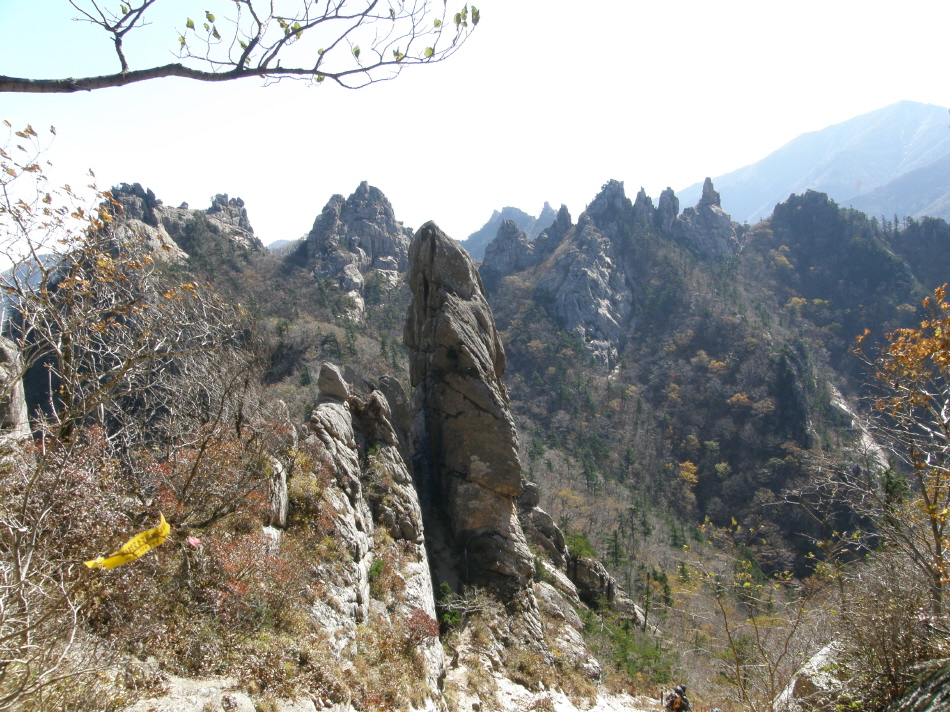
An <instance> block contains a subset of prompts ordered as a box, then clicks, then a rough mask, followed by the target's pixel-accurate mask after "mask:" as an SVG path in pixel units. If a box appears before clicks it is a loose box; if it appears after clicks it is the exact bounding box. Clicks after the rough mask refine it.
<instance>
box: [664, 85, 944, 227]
mask: <svg viewBox="0 0 950 712" xmlns="http://www.w3.org/2000/svg"><path fill="white" fill-rule="evenodd" d="M947 154H950V131H948V130H947V110H946V109H945V108H943V107H940V106H934V105H932V104H920V103H917V102H912V101H901V102H898V103H896V104H892V105H890V106H886V107H884V108H883V109H878V110H876V111H872V112H870V113H867V114H863V115H861V116H857V117H855V118H853V119H849V120H848V121H844V122H842V123H840V124H835V125H834V126H829V127H828V128H825V129H822V130H821V131H813V132H810V133H806V134H802V135H801V136H799V137H798V138H796V139H794V140H792V141H790V142H789V143H787V144H786V145H785V146H783V147H782V148H780V149H778V150H777V151H775V152H773V153H771V154H769V155H768V156H766V157H765V158H763V159H762V160H760V161H757V162H756V163H753V164H751V165H749V166H745V167H744V168H740V169H738V170H736V171H733V172H731V173H727V174H725V175H722V176H719V177H716V178H715V183H716V185H717V186H718V187H719V190H720V191H722V194H723V195H725V196H727V198H726V200H724V201H723V209H724V210H726V212H728V213H730V214H731V215H732V216H733V217H734V218H735V219H736V220H738V221H744V220H745V221H749V222H755V221H756V220H759V219H761V218H763V217H765V216H767V215H769V214H770V213H771V212H772V208H774V207H775V205H776V204H777V203H779V202H781V201H783V200H787V199H788V196H789V195H790V194H792V193H803V192H805V191H806V190H809V189H811V190H817V191H820V192H824V193H827V194H828V195H829V197H831V198H832V199H833V200H837V201H839V202H842V203H844V204H848V203H849V200H848V199H849V198H851V202H852V204H854V205H855V207H858V203H857V202H854V201H856V198H853V197H852V196H858V195H862V194H864V193H867V192H869V191H871V190H874V189H875V188H878V187H880V186H884V185H886V184H888V183H890V182H891V181H893V180H895V179H896V178H898V177H900V176H902V175H904V174H905V173H908V172H910V171H913V170H916V169H918V168H923V167H924V166H928V165H930V164H933V163H934V161H937V160H938V159H941V158H943V157H944V156H946V155H947ZM944 182H945V183H946V181H944ZM908 187H911V188H912V186H908ZM701 192H702V184H701V183H695V184H693V185H691V186H690V187H688V188H686V189H685V190H683V191H681V192H680V193H679V194H678V195H679V198H680V200H682V201H683V202H684V204H687V205H689V204H692V203H693V202H695V201H696V200H698V198H699V196H700V194H701ZM891 214H893V213H891Z"/></svg>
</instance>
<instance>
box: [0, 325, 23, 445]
mask: <svg viewBox="0 0 950 712" xmlns="http://www.w3.org/2000/svg"><path fill="white" fill-rule="evenodd" d="M21 370H22V368H21V363H20V352H19V350H18V349H17V347H16V344H14V343H13V342H12V341H10V339H7V338H3V337H0V439H4V440H7V439H12V440H21V439H22V438H26V437H29V436H30V432H31V431H30V421H29V417H28V416H29V413H28V411H27V407H26V396H25V394H24V391H23V379H22V378H21V375H22V373H21Z"/></svg>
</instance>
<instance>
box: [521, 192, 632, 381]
mask: <svg viewBox="0 0 950 712" xmlns="http://www.w3.org/2000/svg"><path fill="white" fill-rule="evenodd" d="M629 210H630V201H629V200H627V198H626V197H625V196H624V194H623V184H622V183H619V182H617V181H611V182H610V183H608V184H607V186H605V187H604V190H603V191H602V192H601V193H600V195H598V196H597V198H596V199H595V200H594V202H593V203H591V205H590V206H589V207H588V211H587V212H585V213H582V214H581V216H580V218H579V219H578V222H577V225H576V227H575V228H574V230H573V234H572V235H571V238H570V243H569V247H568V248H567V249H563V250H558V251H557V254H556V255H555V257H554V261H553V262H551V263H549V264H548V265H546V267H547V269H546V270H545V271H544V273H543V274H542V275H541V277H540V278H539V279H538V284H537V291H538V293H539V295H541V296H542V298H544V299H545V300H550V301H551V302H552V304H553V309H554V312H555V313H556V314H557V315H558V317H559V318H560V320H561V323H562V324H563V326H564V328H566V329H567V330H569V331H572V332H574V333H575V334H576V335H577V337H578V338H579V339H580V340H581V341H582V342H583V343H584V345H585V347H586V348H587V350H588V351H589V352H590V353H591V355H592V356H594V358H596V359H597V360H598V361H600V362H601V363H604V364H611V363H614V362H616V360H617V354H618V349H619V348H620V347H621V346H622V345H623V343H624V341H625V340H626V338H627V335H628V334H629V333H630V332H631V330H632V329H633V328H634V327H635V322H634V316H635V303H634V289H633V283H632V281H631V279H630V277H629V276H628V272H627V269H626V266H625V257H624V254H623V253H624V245H623V243H622V241H621V240H619V239H618V238H617V223H618V220H620V219H621V215H622V213H624V212H629Z"/></svg>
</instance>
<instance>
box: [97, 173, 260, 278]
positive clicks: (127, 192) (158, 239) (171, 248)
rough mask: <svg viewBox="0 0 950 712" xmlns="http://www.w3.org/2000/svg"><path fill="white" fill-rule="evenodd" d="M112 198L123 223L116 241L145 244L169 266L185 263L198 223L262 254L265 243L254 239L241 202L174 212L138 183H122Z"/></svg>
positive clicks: (218, 199)
mask: <svg viewBox="0 0 950 712" xmlns="http://www.w3.org/2000/svg"><path fill="white" fill-rule="evenodd" d="M112 193H113V196H114V197H115V199H116V200H118V201H119V202H120V203H121V204H122V208H123V219H122V220H121V221H120V222H119V224H118V225H117V226H116V231H117V233H118V234H117V237H119V238H120V239H121V238H123V237H129V238H131V237H133V236H134V237H136V238H137V240H143V241H144V243H145V246H146V249H148V250H149V251H150V252H152V253H154V254H155V255H156V256H158V257H160V258H163V259H164V260H166V261H169V262H183V261H184V260H185V259H187V257H188V254H189V252H190V249H192V247H193V246H192V245H191V244H190V243H191V240H190V237H189V234H188V233H189V230H190V229H191V226H192V225H193V224H194V222H195V221H196V220H202V221H203V222H205V223H206V228H207V230H208V231H209V232H210V233H212V234H214V235H216V236H220V237H221V238H223V239H225V240H227V241H229V242H231V243H233V244H234V245H235V246H237V247H239V248H241V249H244V250H250V251H254V252H260V251H263V249H264V245H263V243H262V242H261V241H260V240H259V239H258V238H257V237H255V235H254V228H252V227H251V223H250V221H249V220H248V217H247V209H246V208H245V207H244V201H243V200H241V199H240V198H229V197H228V196H227V194H219V195H216V196H214V198H212V201H211V207H209V208H208V209H207V210H193V209H191V208H189V207H188V204H187V203H183V204H182V205H181V206H180V207H177V208H172V207H169V206H167V205H165V204H164V203H163V202H162V201H161V200H160V199H159V198H157V197H156V196H155V193H153V192H152V191H151V190H149V189H147V188H143V187H142V186H141V185H140V184H139V183H132V184H131V185H130V184H128V183H123V184H122V185H120V186H119V187H117V188H114V189H113V191H112Z"/></svg>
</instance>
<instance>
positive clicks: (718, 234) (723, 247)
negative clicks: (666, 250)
mask: <svg viewBox="0 0 950 712" xmlns="http://www.w3.org/2000/svg"><path fill="white" fill-rule="evenodd" d="M672 236H673V239H674V240H676V241H678V242H680V243H681V244H682V245H684V246H685V247H687V248H688V249H689V250H691V251H692V252H693V253H694V254H696V256H698V257H700V258H703V259H714V260H724V259H728V258H729V257H732V256H733V255H735V254H736V253H737V252H738V251H739V237H738V233H737V232H736V226H735V224H734V223H733V222H732V218H730V217H729V215H727V214H726V212H725V211H724V210H723V209H722V206H721V204H720V200H719V193H717V192H716V191H715V189H714V188H713V184H712V181H711V180H710V179H709V178H707V179H706V182H705V183H703V194H702V197H701V198H700V199H699V202H698V203H697V204H696V207H695V208H686V209H685V210H683V214H682V215H680V216H679V217H678V218H677V219H676V222H675V223H674V225H673V228H672Z"/></svg>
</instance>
